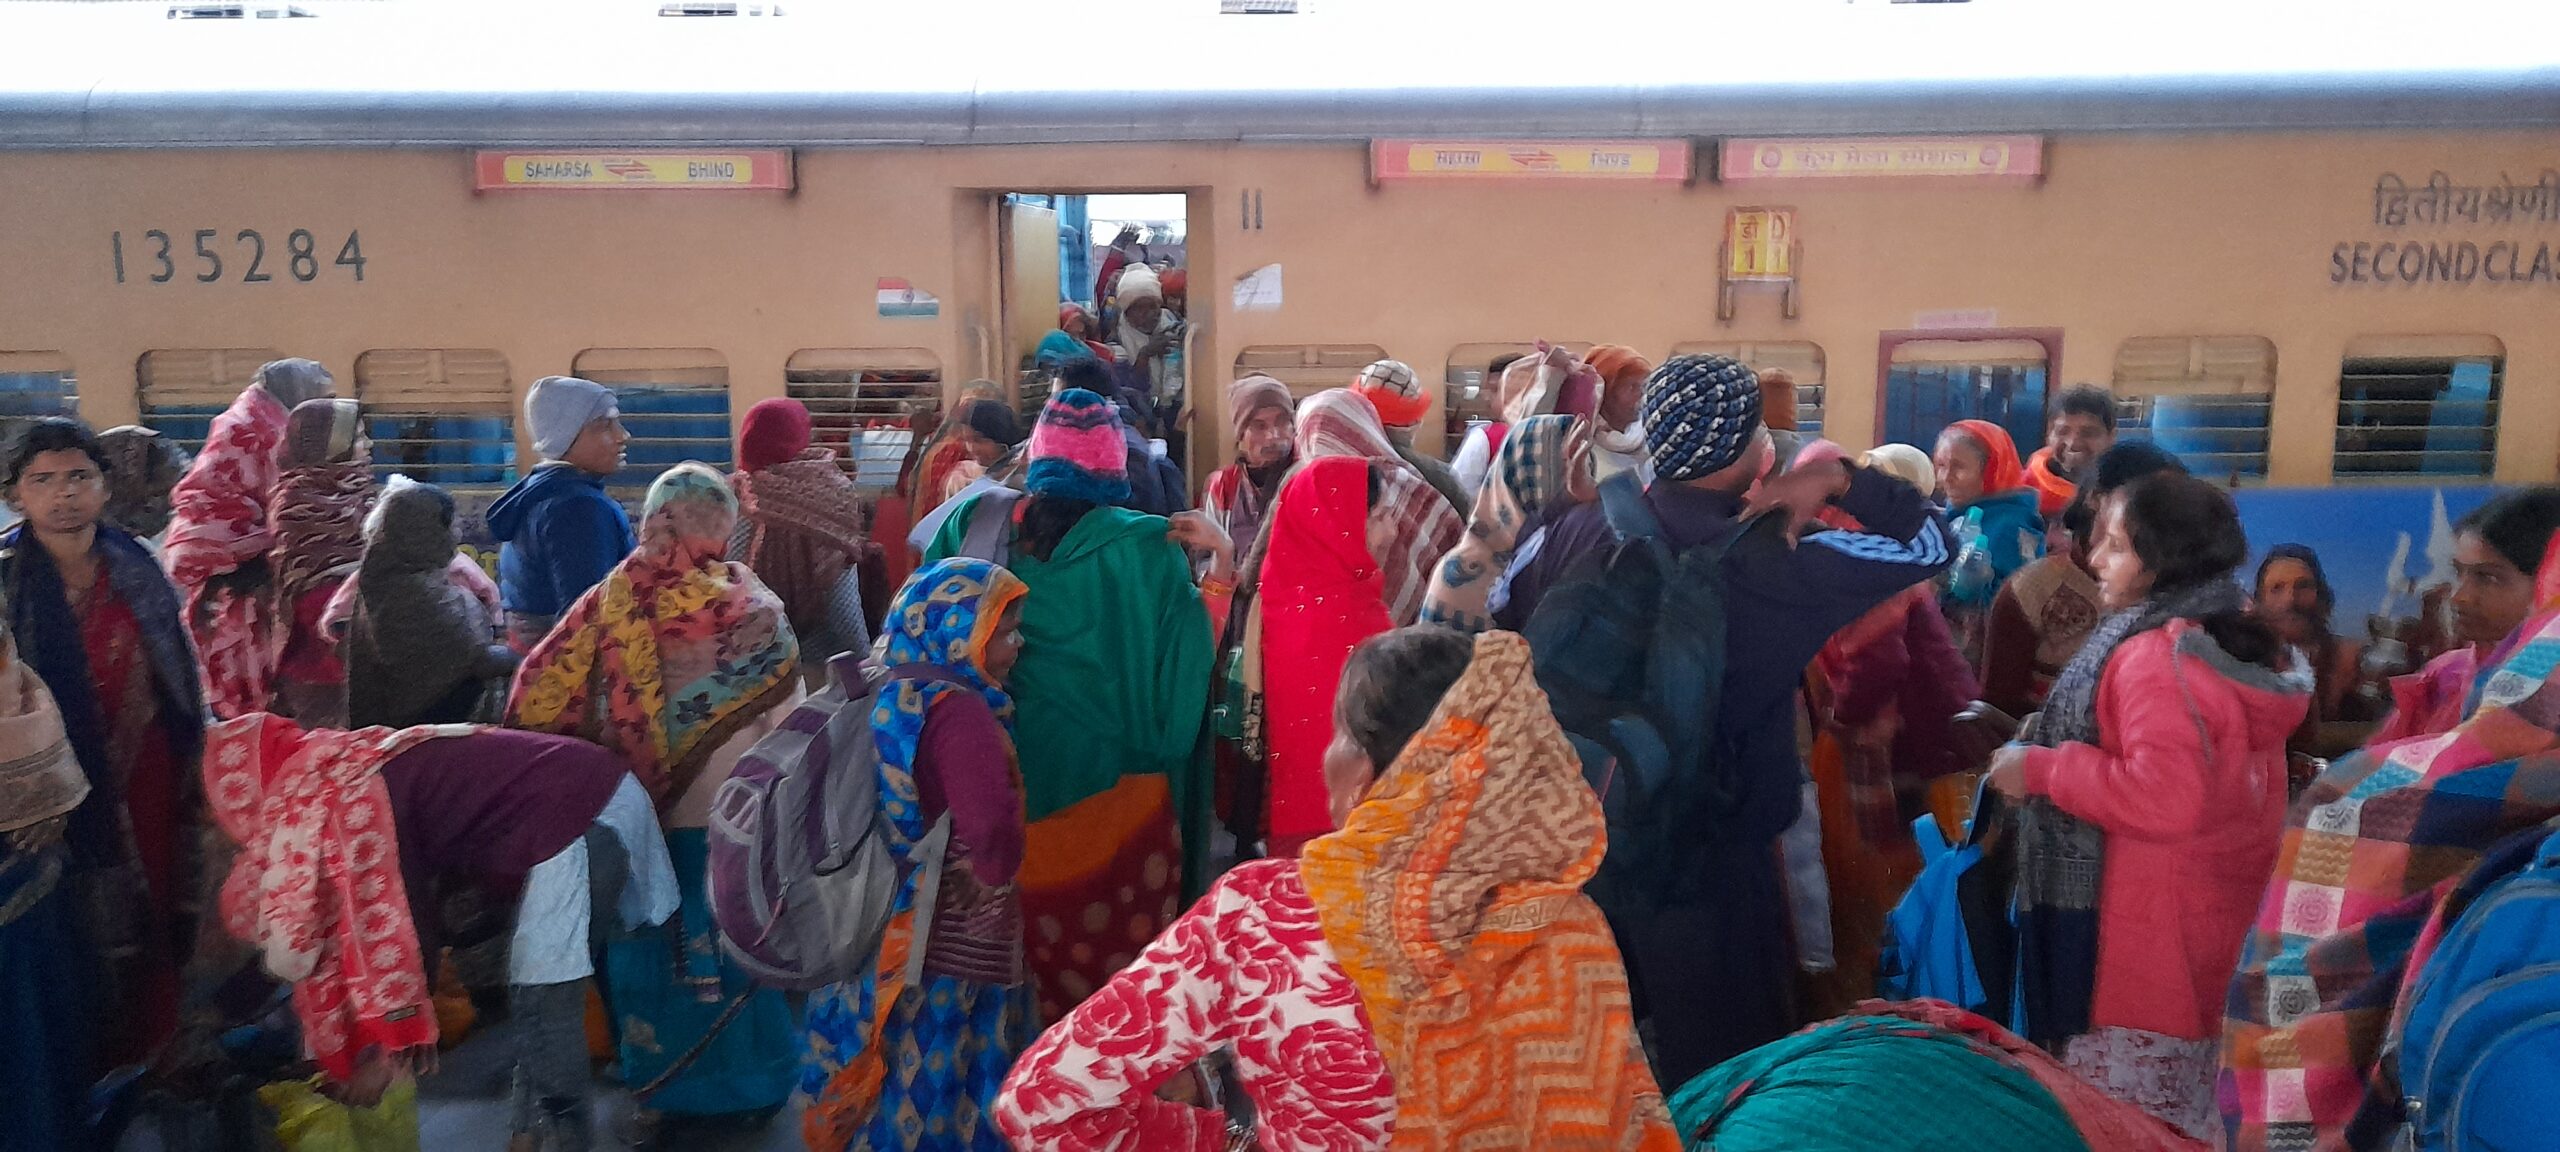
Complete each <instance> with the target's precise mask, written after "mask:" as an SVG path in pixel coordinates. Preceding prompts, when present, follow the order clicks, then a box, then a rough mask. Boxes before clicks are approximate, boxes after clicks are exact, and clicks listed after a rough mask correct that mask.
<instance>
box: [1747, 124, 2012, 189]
mask: <svg viewBox="0 0 2560 1152" xmlns="http://www.w3.org/2000/svg"><path fill="white" fill-rule="evenodd" d="M1716 175H1717V178H1718V179H1720V180H1722V181H1724V182H1725V183H1728V184H1738V183H1746V182H1749V181H1754V180H1761V181H1769V180H1843V179H1925V180H1980V181H2008V182H2023V181H2031V180H2035V179H2037V178H2039V177H2041V176H2043V175H2044V138H2043V137H2041V136H1913V137H1878V138H1872V139H1851V138H1828V139H1757V140H1753V139H1731V140H1726V141H1725V142H1724V143H1723V145H1722V151H1721V152H1720V153H1719V158H1718V161H1717V164H1716Z"/></svg>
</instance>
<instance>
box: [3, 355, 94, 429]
mask: <svg viewBox="0 0 2560 1152" xmlns="http://www.w3.org/2000/svg"><path fill="white" fill-rule="evenodd" d="M79 414H80V389H79V386H78V384H77V383H76V382H75V381H74V380H73V378H72V375H71V360H70V358H69V357H66V356H64V355H63V354H61V353H59V352H0V442H5V441H6V440H9V439H14V438H16V436H17V434H18V430H19V429H20V428H24V427H26V426H27V425H28V424H30V423H32V422H34V421H37V420H41V419H43V418H45V417H47V416H78V415H79Z"/></svg>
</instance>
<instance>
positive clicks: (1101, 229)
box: [995, 192, 1206, 476]
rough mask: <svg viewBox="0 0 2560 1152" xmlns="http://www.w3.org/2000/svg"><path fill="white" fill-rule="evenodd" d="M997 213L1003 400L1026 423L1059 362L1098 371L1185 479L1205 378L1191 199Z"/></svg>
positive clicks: (1055, 202)
mask: <svg viewBox="0 0 2560 1152" xmlns="http://www.w3.org/2000/svg"><path fill="white" fill-rule="evenodd" d="M997 212H998V221H997V231H996V234H997V237H998V246H997V247H998V260H999V274H998V283H999V290H1000V292H1001V295H1002V317H1003V319H1002V323H1001V324H1000V325H999V326H998V336H997V339H996V341H995V343H996V344H997V345H998V346H999V348H998V352H997V363H998V365H999V366H1000V367H1001V368H1003V369H1004V370H1006V371H1008V372H1010V373H1011V376H1010V379H1009V380H1005V383H1006V384H1007V389H1008V393H1009V395H1008V398H1009V399H1010V400H1012V401H1013V402H1014V404H1015V405H1016V407H1017V409H1018V410H1019V411H1020V412H1021V413H1022V415H1023V416H1024V417H1025V419H1026V420H1027V419H1029V418H1031V417H1034V416H1036V415H1037V414H1038V412H1039V407H1040V404H1041V403H1042V402H1043V401H1044V400H1045V399H1046V398H1047V396H1048V394H1049V388H1050V383H1051V381H1052V380H1054V379H1055V378H1056V377H1057V374H1058V371H1059V369H1060V368H1061V367H1062V366H1063V365H1064V364H1065V363H1067V362H1068V361H1071V360H1074V359H1079V358H1091V359H1094V360H1096V361H1099V362H1100V363H1101V365H1102V367H1103V369H1104V371H1105V374H1106V376H1107V379H1108V380H1109V382H1110V384H1111V386H1112V388H1113V390H1114V395H1113V397H1112V398H1113V399H1114V400H1115V401H1117V402H1118V403H1119V405H1120V409H1121V415H1122V417H1123V419H1125V420H1127V421H1128V422H1129V424H1130V425H1131V427H1133V428H1136V429H1137V430H1138V433H1139V435H1140V436H1141V437H1142V438H1143V439H1145V440H1146V441H1147V442H1148V447H1149V449H1150V450H1151V451H1153V452H1155V453H1158V454H1160V455H1162V456H1164V457H1165V458H1167V459H1170V460H1172V461H1173V462H1174V463H1175V464H1176V465H1177V466H1180V467H1181V468H1182V469H1183V471H1184V473H1185V475H1186V476H1188V475H1189V473H1190V471H1191V469H1190V467H1189V464H1188V462H1189V452H1190V444H1189V441H1190V439H1191V435H1190V433H1191V429H1192V426H1193V420H1192V416H1191V410H1192V407H1193V404H1192V401H1193V399H1194V396H1195V392H1194V389H1193V387H1192V382H1193V378H1194V377H1195V376H1202V374H1201V373H1200V370H1199V368H1198V366H1197V363H1196V360H1195V358H1194V357H1193V356H1192V355H1191V353H1192V352H1193V350H1194V348H1193V337H1194V325H1193V324H1192V323H1191V319H1190V299H1189V292H1188V288H1189V281H1190V271H1191V255H1192V253H1191V244H1190V240H1191V236H1192V229H1191V219H1190V197H1189V196H1188V195H1187V194H1185V193H1183V192H1133V193H1087V192H1062V193H1061V192H1048V193H1042V192H1007V193H1004V194H1003V195H1002V196H1001V197H1000V198H999V200H998V205H997ZM1202 378H1203V379H1205V378H1206V377H1205V376H1202ZM999 379H1000V380H1001V379H1004V378H1002V377H1000V378H999Z"/></svg>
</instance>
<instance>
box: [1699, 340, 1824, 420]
mask: <svg viewBox="0 0 2560 1152" xmlns="http://www.w3.org/2000/svg"><path fill="white" fill-rule="evenodd" d="M1671 354H1672V355H1674V356H1731V357H1733V358H1734V359H1736V360H1740V361H1742V362H1743V363H1745V364H1748V365H1750V366H1751V370H1752V371H1754V372H1764V373H1765V372H1767V371H1769V370H1770V369H1773V368H1775V369H1781V370H1784V371H1785V372H1786V374H1787V375H1789V376H1793V377H1795V379H1796V431H1797V432H1799V433H1802V434H1803V435H1804V438H1805V439H1807V440H1810V439H1813V438H1814V437H1816V436H1820V435H1822V398H1823V395H1824V385H1823V378H1822V345H1819V344H1815V343H1812V342H1810V341H1804V340H1760V341H1754V342H1751V343H1744V344H1736V343H1731V342H1725V343H1718V342H1715V341H1708V340H1701V341H1692V342H1689V343H1685V344H1674V345H1672V346H1671Z"/></svg>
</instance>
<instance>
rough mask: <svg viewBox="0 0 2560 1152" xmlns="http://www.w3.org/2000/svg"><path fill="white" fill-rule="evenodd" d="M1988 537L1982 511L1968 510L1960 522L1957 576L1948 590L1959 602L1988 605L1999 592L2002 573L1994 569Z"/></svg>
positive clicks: (1958, 525) (1956, 564)
mask: <svg viewBox="0 0 2560 1152" xmlns="http://www.w3.org/2000/svg"><path fill="white" fill-rule="evenodd" d="M1984 535H1985V534H1984V532H1983V530H1982V509H1980V508H1972V509H1968V510H1966V512H1965V514H1964V519H1962V520H1959V521H1957V522H1956V563H1955V574H1954V578H1953V580H1952V582H1951V583H1950V584H1949V585H1948V588H1947V591H1948V592H1949V593H1950V594H1952V595H1953V596H1954V597H1955V599H1956V602H1957V603H1960V604H1988V603H1990V602H1991V597H1992V594H1994V593H1996V592H1998V591H1999V584H2000V574H1999V573H1998V572H1996V571H1994V570H1993V569H1992V567H1991V550H1990V549H1989V548H1987V547H1985V541H1984Z"/></svg>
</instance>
